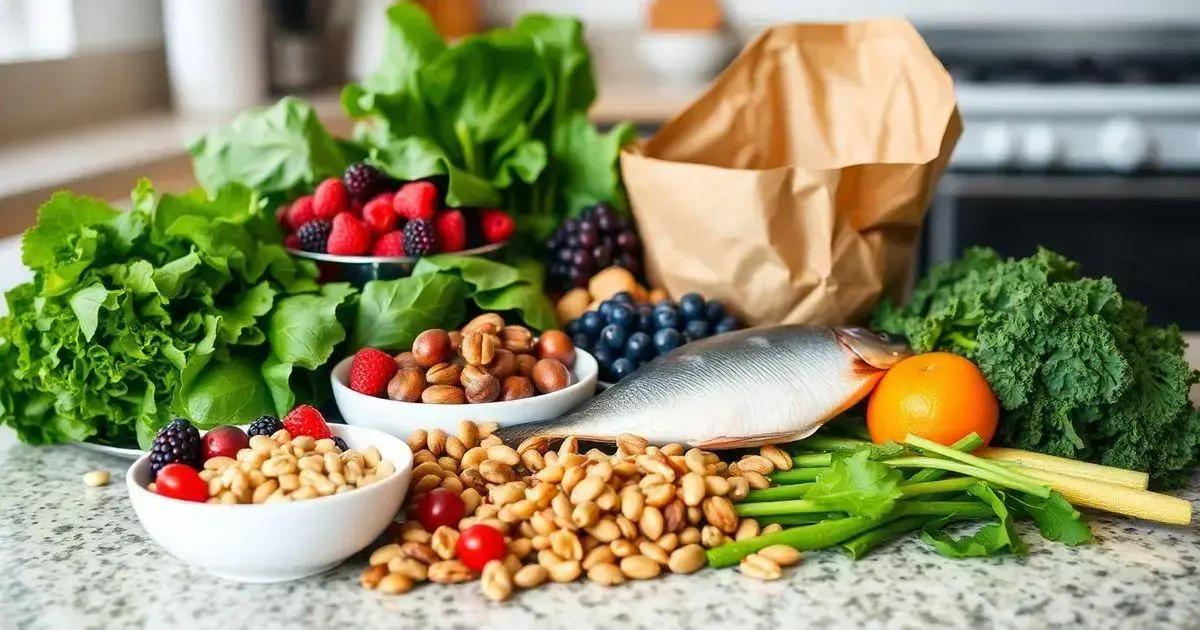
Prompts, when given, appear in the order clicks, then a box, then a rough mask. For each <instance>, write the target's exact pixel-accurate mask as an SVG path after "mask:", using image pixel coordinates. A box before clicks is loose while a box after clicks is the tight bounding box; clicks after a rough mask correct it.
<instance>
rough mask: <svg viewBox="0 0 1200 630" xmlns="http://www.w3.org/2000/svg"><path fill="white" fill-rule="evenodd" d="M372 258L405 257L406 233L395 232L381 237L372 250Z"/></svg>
mask: <svg viewBox="0 0 1200 630" xmlns="http://www.w3.org/2000/svg"><path fill="white" fill-rule="evenodd" d="M371 255H372V256H405V255H406V254H405V253H404V232H403V231H401V230H394V231H392V232H388V233H387V234H384V235H383V236H380V237H379V240H377V241H375V247H374V248H373V249H372V250H371Z"/></svg>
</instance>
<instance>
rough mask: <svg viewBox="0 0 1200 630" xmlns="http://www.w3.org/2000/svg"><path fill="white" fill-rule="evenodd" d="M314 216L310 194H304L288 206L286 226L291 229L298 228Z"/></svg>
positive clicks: (315, 215)
mask: <svg viewBox="0 0 1200 630" xmlns="http://www.w3.org/2000/svg"><path fill="white" fill-rule="evenodd" d="M315 218H317V213H316V212H315V211H314V210H313V198H312V195H304V196H303V197H301V198H299V199H297V200H295V201H293V202H292V205H291V207H289V208H288V211H287V226H288V227H290V228H292V229H293V230H299V229H300V226H301V225H304V224H305V223H308V222H309V221H312V220H313V219H315Z"/></svg>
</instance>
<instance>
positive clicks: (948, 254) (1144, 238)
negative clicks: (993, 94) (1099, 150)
mask: <svg viewBox="0 0 1200 630" xmlns="http://www.w3.org/2000/svg"><path fill="white" fill-rule="evenodd" d="M973 245H986V246H988V247H992V248H994V249H995V250H997V251H998V252H1000V254H1002V255H1004V256H1019V257H1020V256H1028V255H1029V254H1031V253H1033V252H1034V251H1035V250H1036V248H1037V246H1038V245H1042V246H1044V247H1047V248H1049V249H1052V250H1054V251H1057V252H1059V253H1060V254H1063V255H1064V256H1066V257H1068V258H1070V259H1072V260H1076V261H1078V262H1079V263H1080V265H1081V267H1080V270H1081V272H1082V273H1083V274H1084V275H1087V276H1109V277H1111V278H1112V279H1113V280H1114V281H1115V282H1116V283H1117V286H1118V287H1119V288H1120V290H1121V293H1122V295H1124V296H1126V297H1128V298H1130V299H1134V300H1137V301H1139V302H1142V303H1144V304H1146V305H1147V306H1148V307H1149V309H1150V319H1151V321H1152V322H1153V323H1155V324H1159V325H1162V324H1167V323H1171V322H1175V323H1178V324H1179V325H1180V326H1181V327H1182V328H1183V329H1185V330H1200V291H1197V290H1196V283H1195V281H1196V278H1197V276H1200V174H1196V175H1172V176H1129V177H1123V176H1116V175H1095V176H1077V175H1040V174H1037V175H1034V174H1012V175H1008V174H967V173H948V174H946V176H945V177H944V178H943V179H942V183H941V185H940V187H939V190H938V194H937V196H936V197H935V200H934V204H933V207H932V208H931V210H930V215H929V220H928V222H927V223H926V230H925V239H924V245H923V247H922V255H923V259H922V260H921V261H920V266H921V268H922V269H927V268H928V266H929V265H931V264H934V263H937V262H940V261H944V260H949V259H952V258H956V257H958V256H959V255H961V254H962V252H963V251H964V250H965V249H966V248H968V247H970V246H973Z"/></svg>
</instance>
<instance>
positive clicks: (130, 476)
mask: <svg viewBox="0 0 1200 630" xmlns="http://www.w3.org/2000/svg"><path fill="white" fill-rule="evenodd" d="M329 428H330V430H331V431H332V432H333V434H334V435H336V436H339V437H341V438H342V439H343V440H346V444H347V445H348V446H349V447H350V448H356V449H364V448H366V447H368V446H371V445H375V447H376V448H378V449H379V452H380V454H381V455H383V457H384V459H390V460H392V462H393V463H395V465H396V472H395V473H393V474H392V475H391V476H390V477H387V478H386V479H381V480H379V481H376V482H375V483H373V484H371V485H369V486H366V487H365V488H358V489H355V490H353V491H351V492H346V493H344V494H335V495H332V496H328V497H320V498H316V499H307V500H304V501H295V502H291V503H271V504H262V505H216V504H209V503H196V502H192V501H181V500H179V499H171V498H168V497H164V496H162V495H159V494H155V493H153V492H150V491H149V490H147V489H146V486H147V485H148V484H149V483H150V456H149V455H148V454H147V455H144V456H142V457H140V458H138V460H137V461H136V462H134V464H133V465H132V466H130V467H129V472H127V473H126V474H125V485H126V486H128V488H129V500H130V501H131V502H132V503H133V510H134V512H136V513H137V515H138V519H139V520H141V522H142V527H143V528H145V530H146V532H147V533H148V534H150V537H151V538H153V539H154V541H155V542H157V543H158V544H159V545H161V546H162V547H163V548H164V549H166V550H167V552H168V553H170V554H171V555H172V556H175V557H176V558H178V559H180V560H182V561H184V562H185V563H187V564H190V565H192V566H195V567H199V568H201V569H204V570H205V571H208V572H209V573H212V574H213V575H216V576H218V577H222V578H226V579H230V580H236V581H239V582H284V581H287V580H296V579H299V578H302V577H306V576H309V575H314V574H317V573H321V572H324V571H328V570H329V569H332V568H334V567H336V566H337V565H339V564H341V563H342V562H343V561H344V560H345V559H346V558H349V557H350V556H352V555H354V554H356V553H358V552H359V551H362V550H363V549H364V548H366V546H367V545H369V544H371V542H372V541H374V540H375V539H376V538H378V537H379V535H380V534H382V533H383V531H384V530H385V529H386V528H387V526H388V524H389V523H391V522H392V520H393V519H394V518H395V516H396V513H397V512H398V511H399V509H400V504H401V503H402V502H403V501H404V494H405V492H407V491H408V481H409V478H410V477H412V451H410V450H409V449H408V445H407V444H405V443H404V442H403V441H402V440H398V439H396V438H394V437H392V436H390V435H386V434H384V433H380V432H379V431H373V430H371V429H365V428H362V427H348V426H344V425H337V424H331V425H329Z"/></svg>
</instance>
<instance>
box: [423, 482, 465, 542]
mask: <svg viewBox="0 0 1200 630" xmlns="http://www.w3.org/2000/svg"><path fill="white" fill-rule="evenodd" d="M466 513H467V506H466V505H464V504H463V500H462V499H461V498H460V497H459V496H458V495H457V494H454V493H453V492H451V491H450V490H447V489H445V488H437V489H436V490H433V491H432V492H430V493H429V494H427V495H425V499H424V500H423V501H421V504H420V505H418V506H417V520H418V521H421V526H423V527H424V528H425V530H426V531H430V532H432V531H433V530H435V529H437V528H438V527H441V526H442V525H445V526H446V527H458V522H459V521H461V520H462V518H463V516H466Z"/></svg>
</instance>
